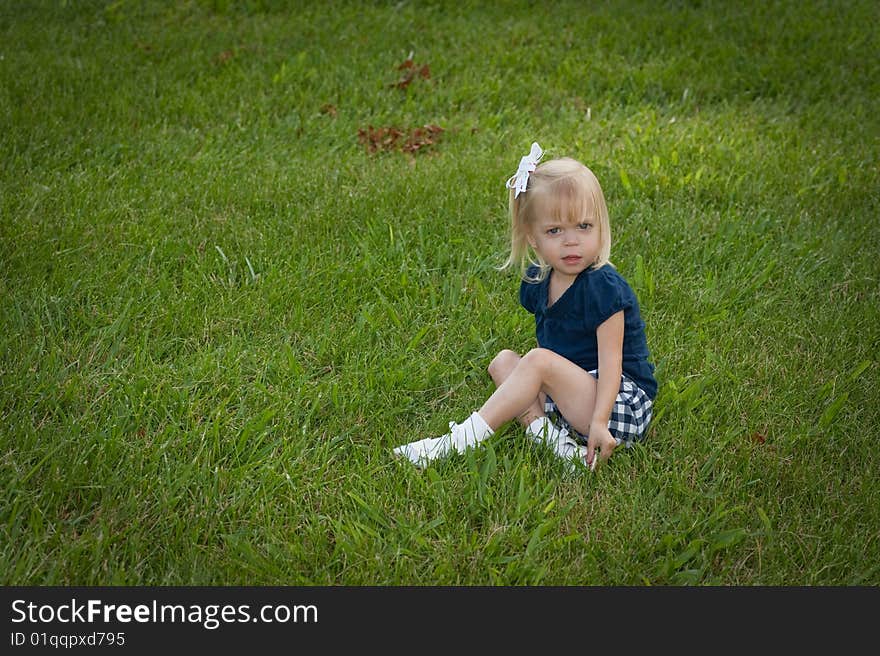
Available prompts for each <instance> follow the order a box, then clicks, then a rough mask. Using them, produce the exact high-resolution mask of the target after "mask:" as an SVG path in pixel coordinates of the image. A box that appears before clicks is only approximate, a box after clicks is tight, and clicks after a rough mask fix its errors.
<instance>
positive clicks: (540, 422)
mask: <svg viewBox="0 0 880 656" xmlns="http://www.w3.org/2000/svg"><path fill="white" fill-rule="evenodd" d="M526 432H527V433H528V434H529V435H530V436H531V438H532V441H534V442H544V441H550V440H555V437H556V433H558V432H559V429H558V428H556V426H554V425H553V422H552V421H550V418H549V417H547V416H544V417H538V418H537V419H533V420H532V423H530V424H529V425H528V426H526Z"/></svg>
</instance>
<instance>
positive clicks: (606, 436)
mask: <svg viewBox="0 0 880 656" xmlns="http://www.w3.org/2000/svg"><path fill="white" fill-rule="evenodd" d="M616 448H617V440H615V439H614V436H613V435H612V434H611V431H609V430H608V426H606V425H604V424H592V425H591V426H590V436H589V437H588V438H587V457H586V460H587V467H589V468H590V469H591V470H592V469H595V468H596V465H597V464H599V463H604V462H606V461H607V460H608V458H610V457H611V454H612V453H614V449H616ZM597 450H598V452H597ZM597 458H598V461H597V462H593V461H594V460H596V459H597Z"/></svg>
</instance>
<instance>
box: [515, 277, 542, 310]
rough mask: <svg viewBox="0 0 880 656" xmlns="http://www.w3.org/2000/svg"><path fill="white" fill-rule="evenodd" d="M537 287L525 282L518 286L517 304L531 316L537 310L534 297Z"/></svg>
mask: <svg viewBox="0 0 880 656" xmlns="http://www.w3.org/2000/svg"><path fill="white" fill-rule="evenodd" d="M537 286H538V285H537V284H536V283H530V282H526V281H525V280H523V281H522V282H521V283H520V284H519V303H520V305H522V306H523V307H524V308H525V309H526V310H528V311H529V312H531V313H532V314H534V313H535V311H536V310H537V308H538V303H537V297H536V295H535V290H536V288H537Z"/></svg>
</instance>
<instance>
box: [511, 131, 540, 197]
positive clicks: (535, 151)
mask: <svg viewBox="0 0 880 656" xmlns="http://www.w3.org/2000/svg"><path fill="white" fill-rule="evenodd" d="M543 156H544V151H543V150H541V147H540V146H539V145H538V144H537V143H533V144H532V149H531V150H530V151H529V154H528V155H526V156H525V157H523V158H522V159H521V160H520V161H519V168H517V170H516V173H515V174H514V175H512V176H510V178H508V180H507V183H506V184H505V186H506V187H507V188H508V189H513V190H514V192H513V197H514V198H516V197H517V196H519V194H520V192H522V191H525V190H526V186H528V184H529V173H531V172H532V171H534V170H535V167H537V166H538V162H540V161H541V158H542V157H543Z"/></svg>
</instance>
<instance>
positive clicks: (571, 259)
mask: <svg viewBox="0 0 880 656" xmlns="http://www.w3.org/2000/svg"><path fill="white" fill-rule="evenodd" d="M562 261H563V262H565V263H566V264H577V263H578V262H580V261H581V256H580V255H566V256H565V257H563V258H562Z"/></svg>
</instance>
